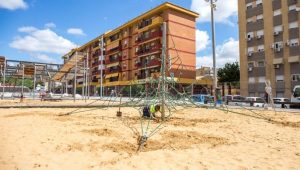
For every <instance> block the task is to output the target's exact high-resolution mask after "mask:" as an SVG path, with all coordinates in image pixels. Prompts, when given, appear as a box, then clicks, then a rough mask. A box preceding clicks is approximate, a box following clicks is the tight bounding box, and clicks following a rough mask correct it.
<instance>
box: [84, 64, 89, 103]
mask: <svg viewBox="0 0 300 170" xmlns="http://www.w3.org/2000/svg"><path fill="white" fill-rule="evenodd" d="M87 65H88V60H86V64H85V69H86V70H85V95H86V98H87V93H88V90H89V89H88V71H89V70H88V68H87Z"/></svg>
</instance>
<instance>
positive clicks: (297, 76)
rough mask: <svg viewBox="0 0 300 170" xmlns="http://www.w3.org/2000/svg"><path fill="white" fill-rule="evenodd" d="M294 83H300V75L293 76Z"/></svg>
mask: <svg viewBox="0 0 300 170" xmlns="http://www.w3.org/2000/svg"><path fill="white" fill-rule="evenodd" d="M291 79H292V81H300V74H292V78H291Z"/></svg>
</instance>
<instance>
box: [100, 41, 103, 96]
mask: <svg viewBox="0 0 300 170" xmlns="http://www.w3.org/2000/svg"><path fill="white" fill-rule="evenodd" d="M100 42H101V44H100V46H101V56H100V57H101V60H100V62H101V64H100V66H101V67H100V97H101V98H102V97H103V58H104V57H103V45H104V44H103V43H104V42H103V35H102V36H101V40H100Z"/></svg>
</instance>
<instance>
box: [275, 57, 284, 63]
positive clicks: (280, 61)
mask: <svg viewBox="0 0 300 170" xmlns="http://www.w3.org/2000/svg"><path fill="white" fill-rule="evenodd" d="M273 64H283V58H274V59H273Z"/></svg>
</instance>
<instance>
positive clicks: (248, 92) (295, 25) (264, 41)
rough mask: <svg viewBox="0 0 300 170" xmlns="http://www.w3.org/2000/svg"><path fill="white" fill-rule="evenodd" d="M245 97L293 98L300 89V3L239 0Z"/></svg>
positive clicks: (291, 0) (291, 1)
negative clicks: (269, 88)
mask: <svg viewBox="0 0 300 170" xmlns="http://www.w3.org/2000/svg"><path fill="white" fill-rule="evenodd" d="M238 11H239V12H238V15H239V37H240V64H241V69H240V72H241V95H243V96H264V93H265V81H266V80H270V82H271V86H272V93H273V96H276V97H287V98H290V97H291V91H292V89H293V87H294V86H295V85H300V48H299V35H300V30H299V23H300V13H299V11H300V1H299V0H239V1H238Z"/></svg>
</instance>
